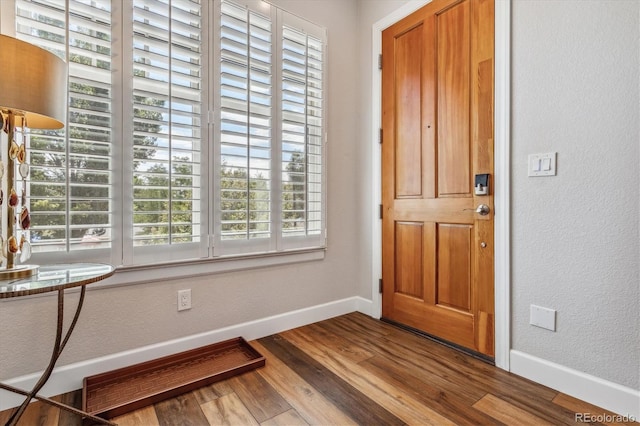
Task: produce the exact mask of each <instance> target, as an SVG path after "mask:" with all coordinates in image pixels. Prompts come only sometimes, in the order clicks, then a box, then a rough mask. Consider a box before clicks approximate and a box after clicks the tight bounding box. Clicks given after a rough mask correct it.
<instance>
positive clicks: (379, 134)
mask: <svg viewBox="0 0 640 426" xmlns="http://www.w3.org/2000/svg"><path fill="white" fill-rule="evenodd" d="M382 134H383V133H382V127H380V133H378V143H379V144H382Z"/></svg>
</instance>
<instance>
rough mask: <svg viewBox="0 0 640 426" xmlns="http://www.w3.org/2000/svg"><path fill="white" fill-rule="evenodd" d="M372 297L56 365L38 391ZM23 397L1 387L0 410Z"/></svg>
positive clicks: (55, 390) (363, 305)
mask: <svg viewBox="0 0 640 426" xmlns="http://www.w3.org/2000/svg"><path fill="white" fill-rule="evenodd" d="M371 303H372V302H371V301H369V300H366V299H364V298H361V297H350V298H346V299H342V300H336V301H333V302H328V303H324V304H321V305H316V306H311V307H308V308H303V309H298V310H295V311H291V312H286V313H283V314H279V315H274V316H271V317H267V318H262V319H259V320H255V321H249V322H245V323H242V324H237V325H233V326H230V327H225V328H220V329H217V330H212V331H207V332H204V333H199V334H194V335H191V336H186V337H182V338H179V339H175V340H169V341H166V342H162V343H157V344H154V345H148V346H143V347H140V348H136V349H132V350H129V351H124V352H119V353H116V354H111V355H107V356H104V357H99V358H94V359H90V360H87V361H82V362H77V363H74V364H69V365H63V366H60V367H57V368H56V369H55V370H54V371H53V374H52V375H51V378H50V379H49V381H48V382H47V384H46V385H45V387H44V388H43V389H42V391H41V392H40V394H41V395H43V396H48V397H50V396H54V395H60V394H62V393H66V392H71V391H73V390H76V389H80V388H82V380H83V379H84V377H87V376H92V375H95V374H99V373H102V372H106V371H110V370H114V369H116V368H122V367H126V366H128V365H133V364H137V363H141V362H145V361H150V360H152V359H155V358H158V357H162V356H166V355H171V354H175V353H178V352H183V351H187V350H190V349H195V348H198V347H201V346H206V345H210V344H213V343H216V342H220V341H223V340H228V339H232V338H234V337H240V336H241V337H243V338H244V339H245V340H247V341H249V340H255V339H259V338H261V337H265V336H269V335H271V334H275V333H279V332H281V331H285V330H290V329H292V328H296V327H301V326H303V325H307V324H311V323H314V322H318V321H322V320H325V319H329V318H333V317H336V316H339V315H344V314H348V313H350V312H355V311H359V312H363V313H365V314H369V312H370V311H371ZM41 374H42V372H38V373H34V374H28V375H24V376H20V377H15V378H12V379H9V380H5V381H3V382H4V383H6V384H8V385H11V386H15V387H17V388H20V389H31V388H32V387H33V385H34V384H35V382H36V381H37V380H38V378H39V377H40V375H41ZM22 401H23V398H22V397H21V396H19V395H16V394H14V393H11V392H8V391H4V390H0V411H2V410H6V409H8V408H13V407H16V406H18V405H20V404H21V403H22Z"/></svg>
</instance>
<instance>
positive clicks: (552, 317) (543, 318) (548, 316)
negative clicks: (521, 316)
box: [529, 305, 556, 331]
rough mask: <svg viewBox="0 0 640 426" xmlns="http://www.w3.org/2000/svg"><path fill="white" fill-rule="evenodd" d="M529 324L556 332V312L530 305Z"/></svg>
mask: <svg viewBox="0 0 640 426" xmlns="http://www.w3.org/2000/svg"><path fill="white" fill-rule="evenodd" d="M529 324H531V325H535V326H536V327H541V328H546V329H547V330H551V331H556V311H555V310H553V309H549V308H543V307H542V306H536V305H531V316H530V317H529Z"/></svg>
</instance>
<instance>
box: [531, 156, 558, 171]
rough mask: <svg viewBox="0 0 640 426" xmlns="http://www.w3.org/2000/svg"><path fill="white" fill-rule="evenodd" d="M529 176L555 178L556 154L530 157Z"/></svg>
mask: <svg viewBox="0 0 640 426" xmlns="http://www.w3.org/2000/svg"><path fill="white" fill-rule="evenodd" d="M528 169H529V176H555V175H556V153H555V152H548V153H546V154H530V155H529V167H528Z"/></svg>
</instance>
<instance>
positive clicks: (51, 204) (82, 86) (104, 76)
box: [16, 0, 113, 252]
mask: <svg viewBox="0 0 640 426" xmlns="http://www.w3.org/2000/svg"><path fill="white" fill-rule="evenodd" d="M67 5H68V10H66V9H65V2H48V1H27V0H16V36H17V38H19V39H22V40H24V41H27V42H29V43H32V44H35V45H37V46H41V47H43V48H45V49H48V50H50V51H52V52H53V53H55V54H57V55H58V56H60V57H61V58H63V59H65V60H66V61H67V62H68V64H69V110H68V120H67V126H66V127H65V129H63V130H61V131H56V132H53V131H37V130H34V131H32V133H31V136H30V141H29V144H30V150H29V152H30V158H29V162H30V165H31V169H30V173H29V178H28V180H27V182H28V186H29V188H28V202H29V207H30V211H31V218H32V220H31V222H32V226H31V230H30V231H29V232H30V234H31V235H30V239H31V242H32V246H33V251H34V252H47V251H58V252H59V251H65V250H86V249H95V248H105V249H107V248H110V247H111V242H112V226H113V225H112V217H113V210H112V198H113V189H112V186H111V185H112V182H113V177H112V174H113V171H112V160H111V156H112V154H113V152H112V151H113V149H112V140H113V137H112V130H111V125H112V123H111V116H112V82H111V5H110V2H109V1H106V0H104V1H100V0H98V1H92V2H91V3H87V2H81V1H75V0H69V1H68V3H67ZM66 26H68V40H67V38H66V30H65V27H66Z"/></svg>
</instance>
